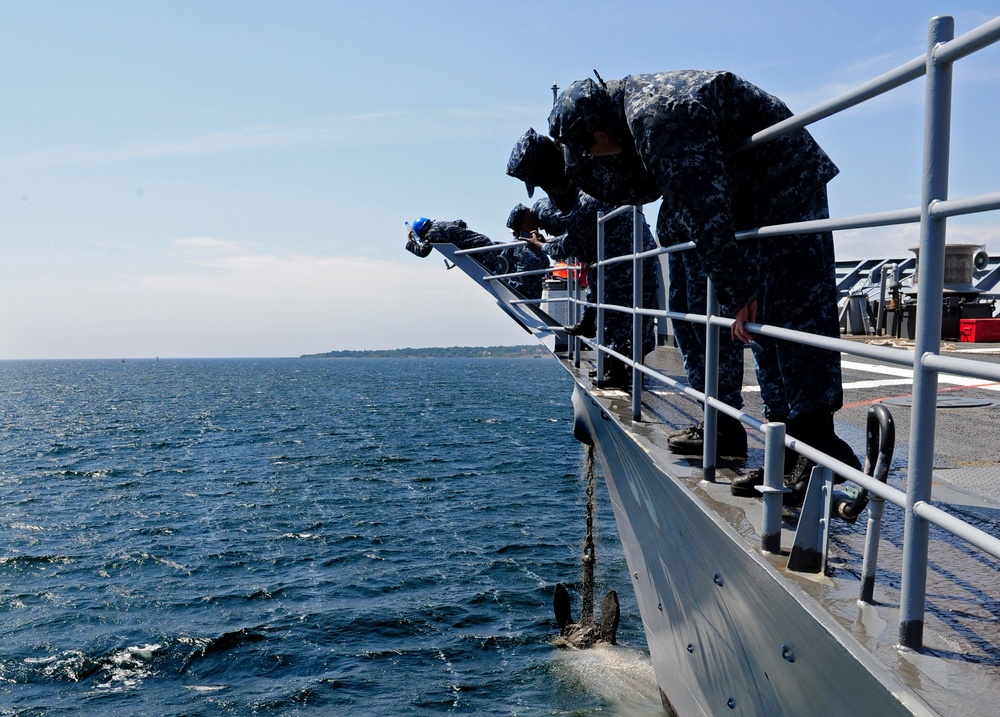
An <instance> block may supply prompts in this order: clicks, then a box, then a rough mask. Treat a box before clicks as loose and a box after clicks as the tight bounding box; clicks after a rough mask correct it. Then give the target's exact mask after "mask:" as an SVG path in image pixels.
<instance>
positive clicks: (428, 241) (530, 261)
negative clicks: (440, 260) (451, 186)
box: [406, 220, 549, 299]
mask: <svg viewBox="0 0 1000 717" xmlns="http://www.w3.org/2000/svg"><path fill="white" fill-rule="evenodd" d="M495 243H496V242H494V241H493V240H492V239H490V238H489V237H488V236H485V235H484V234H480V233H478V232H474V231H472V230H471V229H469V227H468V225H467V224H466V223H465V222H464V221H462V220H458V221H433V222H429V225H428V227H427V228H426V229H424V231H423V232H422V233H421V235H420V237H419V238H417V239H416V240H414V239H412V238H411V239H409V240H408V241H407V243H406V249H407V251H409V252H411V253H413V254H416V255H417V256H419V257H426V256H427V255H428V254H430V251H431V245H432V244H454V245H455V246H457V247H458V248H459V249H473V248H476V247H481V246H491V245H493V244H495ZM472 258H474V259H475V260H476V261H477V262H479V263H480V264H481V265H482V266H483V268H484V269H486V271H488V272H489V273H490V274H506V273H510V272H515V271H529V270H534V269H545V268H547V267H548V266H549V259H548V257H547V256H546V255H545V254H544V253H542V252H541V251H539V250H537V249H535V248H533V247H530V246H520V247H512V248H508V249H502V250H500V251H496V252H483V253H481V254H475V255H473V257H472ZM544 281H545V276H544V275H543V274H536V275H533V276H520V277H512V278H510V279H506V280H505V281H504V283H505V284H507V286H509V287H510V288H512V289H514V291H516V292H517V293H518V294H520V295H521V296H522V297H524V298H525V299H540V298H541V296H542V285H543V283H544Z"/></svg>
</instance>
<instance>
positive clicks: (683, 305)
mask: <svg viewBox="0 0 1000 717" xmlns="http://www.w3.org/2000/svg"><path fill="white" fill-rule="evenodd" d="M667 266H668V270H667V271H668V274H669V277H670V287H669V289H668V291H667V308H668V309H670V311H677V312H681V313H686V314H704V313H705V309H706V306H707V305H708V283H707V282H708V277H707V275H706V274H705V269H704V268H703V266H702V263H701V261H700V260H699V258H698V256H697V255H696V254H695V253H694V251H693V250H691V251H683V252H674V253H672V254H670V255H668V258H667ZM673 327H674V338H675V339H676V341H677V347H678V348H679V349H680V352H681V359H682V360H683V362H684V372H685V374H687V380H688V384H689V385H690V386H691V387H692V388H696V389H698V390H699V391H704V390H705V341H706V335H705V334H706V332H705V326H704V325H703V324H693V323H691V322H689V321H673ZM713 330H714V331H718V332H719V334H720V341H719V391H718V396H717V398H718V399H719V400H720V401H724V402H725V403H728V404H729V405H730V406H735V407H736V408H742V407H743V396H742V395H741V391H742V390H743V346H741V345H740V344H739V343H737V342H735V341H733V340H732V339H731V338H730V336H729V331H728V330H720V329H718V328H714V329H713Z"/></svg>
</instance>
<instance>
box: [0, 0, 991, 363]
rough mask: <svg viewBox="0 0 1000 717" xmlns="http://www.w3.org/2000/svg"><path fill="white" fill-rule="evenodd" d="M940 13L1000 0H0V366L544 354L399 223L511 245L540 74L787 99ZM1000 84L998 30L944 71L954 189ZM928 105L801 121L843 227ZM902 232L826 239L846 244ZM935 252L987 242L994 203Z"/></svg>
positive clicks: (908, 150) (912, 166) (976, 182)
mask: <svg viewBox="0 0 1000 717" xmlns="http://www.w3.org/2000/svg"><path fill="white" fill-rule="evenodd" d="M941 14H950V15H952V16H954V18H955V24H956V34H959V35H960V34H962V33H963V32H967V31H969V30H971V29H973V28H975V27H976V26H978V25H980V24H982V23H984V22H986V21H988V20H990V19H992V18H993V17H994V16H996V15H997V14H998V6H997V5H996V3H995V2H993V1H992V0H991V1H987V0H954V1H951V2H949V1H948V0H936V2H927V1H926V0H882V2H871V0H842V1H841V2H838V3H819V2H802V0H787V1H786V0H770V1H769V2H766V3H751V2H747V1H746V0H702V1H701V2H697V3H694V2H676V1H674V0H658V1H652V0H647V1H631V0H618V1H616V2H613V3H612V2H606V1H605V2H593V1H591V0H565V1H559V2H543V1H542V0H534V1H533V2H521V1H520V0H510V1H504V2H488V1H484V2H469V1H468V0H462V1H457V2H452V1H450V0H425V1H424V2H414V1H410V0H363V1H360V0H359V1H358V2H347V1H338V0H326V1H325V2H312V1H308V0H281V1H280V2H279V1H277V0H275V1H273V2H263V1H260V0H233V1H225V0H217V1H213V0H197V1H193V0H191V1H188V0H174V1H172V2H153V1H152V0H148V1H147V0H127V1H121V2H118V1H104V0H62V1H53V0H0V118H2V119H0V359H48V358H115V359H117V358H152V357H154V356H159V357H178V358H180V357H270V356H299V355H301V354H307V353H318V352H324V351H333V350H357V349H384V348H402V347H422V346H456V345H458V346H482V345H486V346H488V345H509V344H520V343H531V342H532V339H531V337H530V335H528V334H526V333H524V332H523V331H522V330H521V329H519V328H518V327H516V326H515V325H514V324H513V323H512V322H511V321H510V320H509V319H508V318H506V317H505V316H504V315H503V314H502V313H501V312H500V311H499V310H497V309H496V307H495V306H494V305H493V303H492V302H491V300H490V299H489V298H488V297H487V296H486V295H485V294H484V293H483V292H482V291H481V290H479V289H478V288H477V287H476V286H475V285H474V284H473V283H472V281H471V280H469V279H468V278H467V277H465V276H464V275H462V274H461V273H460V272H458V271H452V272H448V271H446V270H445V267H444V265H443V262H442V261H441V259H440V256H439V255H437V254H436V253H432V254H431V256H430V257H429V258H427V259H419V258H418V257H415V256H413V255H411V254H409V253H408V252H406V251H405V250H404V249H403V246H404V243H405V227H404V222H406V221H412V220H413V219H414V218H416V217H418V216H426V217H430V218H432V219H464V220H465V221H467V222H468V223H469V226H470V227H471V228H473V229H475V230H476V231H479V232H482V233H484V234H487V235H488V236H490V237H492V238H494V239H495V240H506V238H507V236H508V232H507V230H506V228H505V221H506V218H507V215H508V213H509V212H510V209H511V208H512V207H513V206H514V205H516V204H517V203H518V202H525V203H528V201H529V200H528V197H527V194H526V192H525V189H524V185H523V184H521V183H520V182H518V181H517V180H515V179H513V178H511V177H508V176H506V174H505V171H504V170H505V168H506V163H507V159H508V157H509V155H510V151H511V148H512V146H513V145H514V142H515V141H516V140H517V138H518V137H519V136H520V135H521V134H522V133H523V132H524V131H525V130H527V129H528V128H529V127H534V128H535V129H537V130H538V131H540V132H543V133H544V132H545V131H546V128H547V121H546V120H547V117H548V112H549V108H550V106H551V103H552V90H551V87H552V85H553V84H557V85H558V86H559V87H565V86H566V85H568V84H570V83H571V82H573V81H574V80H578V79H583V78H585V77H588V76H592V75H591V73H592V72H593V70H594V69H597V70H598V71H599V72H600V73H601V75H602V76H603V77H604V78H605V79H613V78H619V77H622V76H624V75H627V74H631V73H643V72H658V71H662V70H670V69H686V68H698V69H721V70H730V71H733V72H735V73H736V74H738V75H741V76H742V77H744V78H746V79H748V80H750V81H751V82H753V83H755V84H757V85H759V86H761V87H762V88H764V89H765V90H767V91H769V92H771V93H773V94H775V95H777V96H779V97H781V98H782V99H783V100H785V102H786V103H787V104H788V105H789V106H790V107H791V108H792V109H793V110H794V111H802V110H805V109H808V108H809V107H812V106H814V105H816V104H818V103H820V102H822V101H824V100H827V99H830V98H831V97H834V96H836V95H838V94H840V93H842V92H844V91H846V90H848V89H851V88H853V87H855V86H857V85H860V84H862V83H864V82H867V81H868V80H870V79H872V78H874V77H876V76H878V75H880V74H882V73H884V72H887V71H889V70H891V69H893V68H895V67H897V66H899V65H901V64H903V63H904V62H907V61H909V60H911V59H913V58H915V57H917V56H918V55H921V54H923V52H924V51H925V49H926V37H927V26H928V21H929V20H930V18H931V17H933V16H935V15H941ZM998 90H1000V47H997V46H994V47H991V48H989V49H988V50H986V51H984V52H981V53H979V55H977V56H976V57H973V58H967V59H965V60H962V61H961V62H960V63H959V64H958V65H957V67H956V73H955V87H954V96H955V109H954V116H953V130H954V132H955V140H954V143H953V146H952V160H953V165H952V176H951V186H950V193H951V196H952V197H959V196H967V195H971V194H982V193H987V192H995V191H997V189H998V187H997V186H996V181H995V180H996V177H997V167H998V165H1000V162H998V159H1000V157H998V155H1000V122H997V120H996V117H997V116H998V114H1000V91H998ZM922 95H923V89H922V86H921V85H920V84H919V83H918V84H916V85H914V86H912V87H907V88H903V89H899V90H896V91H894V92H893V93H891V94H890V95H887V96H885V97H883V98H880V99H879V100H877V101H875V102H872V103H869V104H867V105H865V106H863V107H859V108H854V109H852V110H850V111H849V112H847V113H845V114H844V115H842V116H839V117H837V118H833V119H829V120H824V121H823V122H821V123H818V124H816V125H814V126H813V127H811V128H810V131H811V132H812V133H813V134H814V136H816V138H817V139H818V140H819V142H820V144H822V145H823V147H824V148H825V149H826V150H827V152H828V154H830V156H831V157H832V158H833V160H834V161H835V162H836V163H837V164H838V166H839V167H840V169H841V174H840V176H838V177H837V178H836V179H834V180H833V182H832V183H831V184H830V188H829V189H830V203H831V211H832V213H833V215H834V216H838V215H840V216H843V215H850V214H858V213H863V212H870V211H882V210H891V209H901V208H907V207H913V206H916V205H917V204H918V201H919V196H920V181H919V169H920V164H921V161H920V149H921V143H922V132H923V130H922V123H923V110H922V106H921V103H922ZM539 196H540V195H539V194H538V193H536V195H535V199H537V198H538V197H539ZM648 216H649V217H650V218H653V217H655V210H654V211H652V212H651V213H648ZM916 232H917V230H916V228H915V227H912V226H909V227H903V228H891V229H883V230H868V231H867V232H861V231H854V232H838V233H837V234H836V235H835V240H836V244H837V253H838V257H839V258H854V257H860V256H867V255H872V254H879V255H883V254H892V253H896V254H900V255H904V256H908V255H909V254H908V250H909V248H910V247H912V246H916V244H917V233H916ZM949 241H952V242H958V241H961V242H963V243H964V242H970V243H977V244H985V245H986V246H987V249H988V250H990V251H991V252H1000V217H998V216H997V214H996V213H995V212H994V213H990V214H986V215H983V216H982V217H980V218H978V219H976V220H975V221H956V220H952V221H951V222H950V223H949Z"/></svg>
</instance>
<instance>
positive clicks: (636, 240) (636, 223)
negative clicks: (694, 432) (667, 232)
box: [632, 206, 643, 421]
mask: <svg viewBox="0 0 1000 717" xmlns="http://www.w3.org/2000/svg"><path fill="white" fill-rule="evenodd" d="M642 224H643V221H642V211H641V209H640V208H639V207H638V206H633V207H632V254H633V256H632V362H633V366H632V420H633V421H638V420H640V419H641V418H642V375H643V374H642V371H640V370H639V369H637V368H636V367H635V366H636V365H637V364H640V363H642V322H643V316H642V314H639V313H636V311H635V309H636V308H640V309H641V308H643V305H642V278H643V277H642V260H641V259H639V258H638V256H636V255H637V254H639V252H641V251H642Z"/></svg>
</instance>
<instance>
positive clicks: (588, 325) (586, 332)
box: [563, 306, 597, 336]
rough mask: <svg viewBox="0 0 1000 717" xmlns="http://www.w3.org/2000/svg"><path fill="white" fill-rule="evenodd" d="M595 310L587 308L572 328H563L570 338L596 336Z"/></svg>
mask: <svg viewBox="0 0 1000 717" xmlns="http://www.w3.org/2000/svg"><path fill="white" fill-rule="evenodd" d="M596 319H597V309H595V308H593V307H591V306H588V307H586V308H585V309H584V310H583V318H581V319H580V320H579V321H578V322H577V323H575V324H573V325H572V326H564V327H563V329H565V331H566V333H567V334H569V335H570V336H594V335H595V334H597V322H596Z"/></svg>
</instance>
